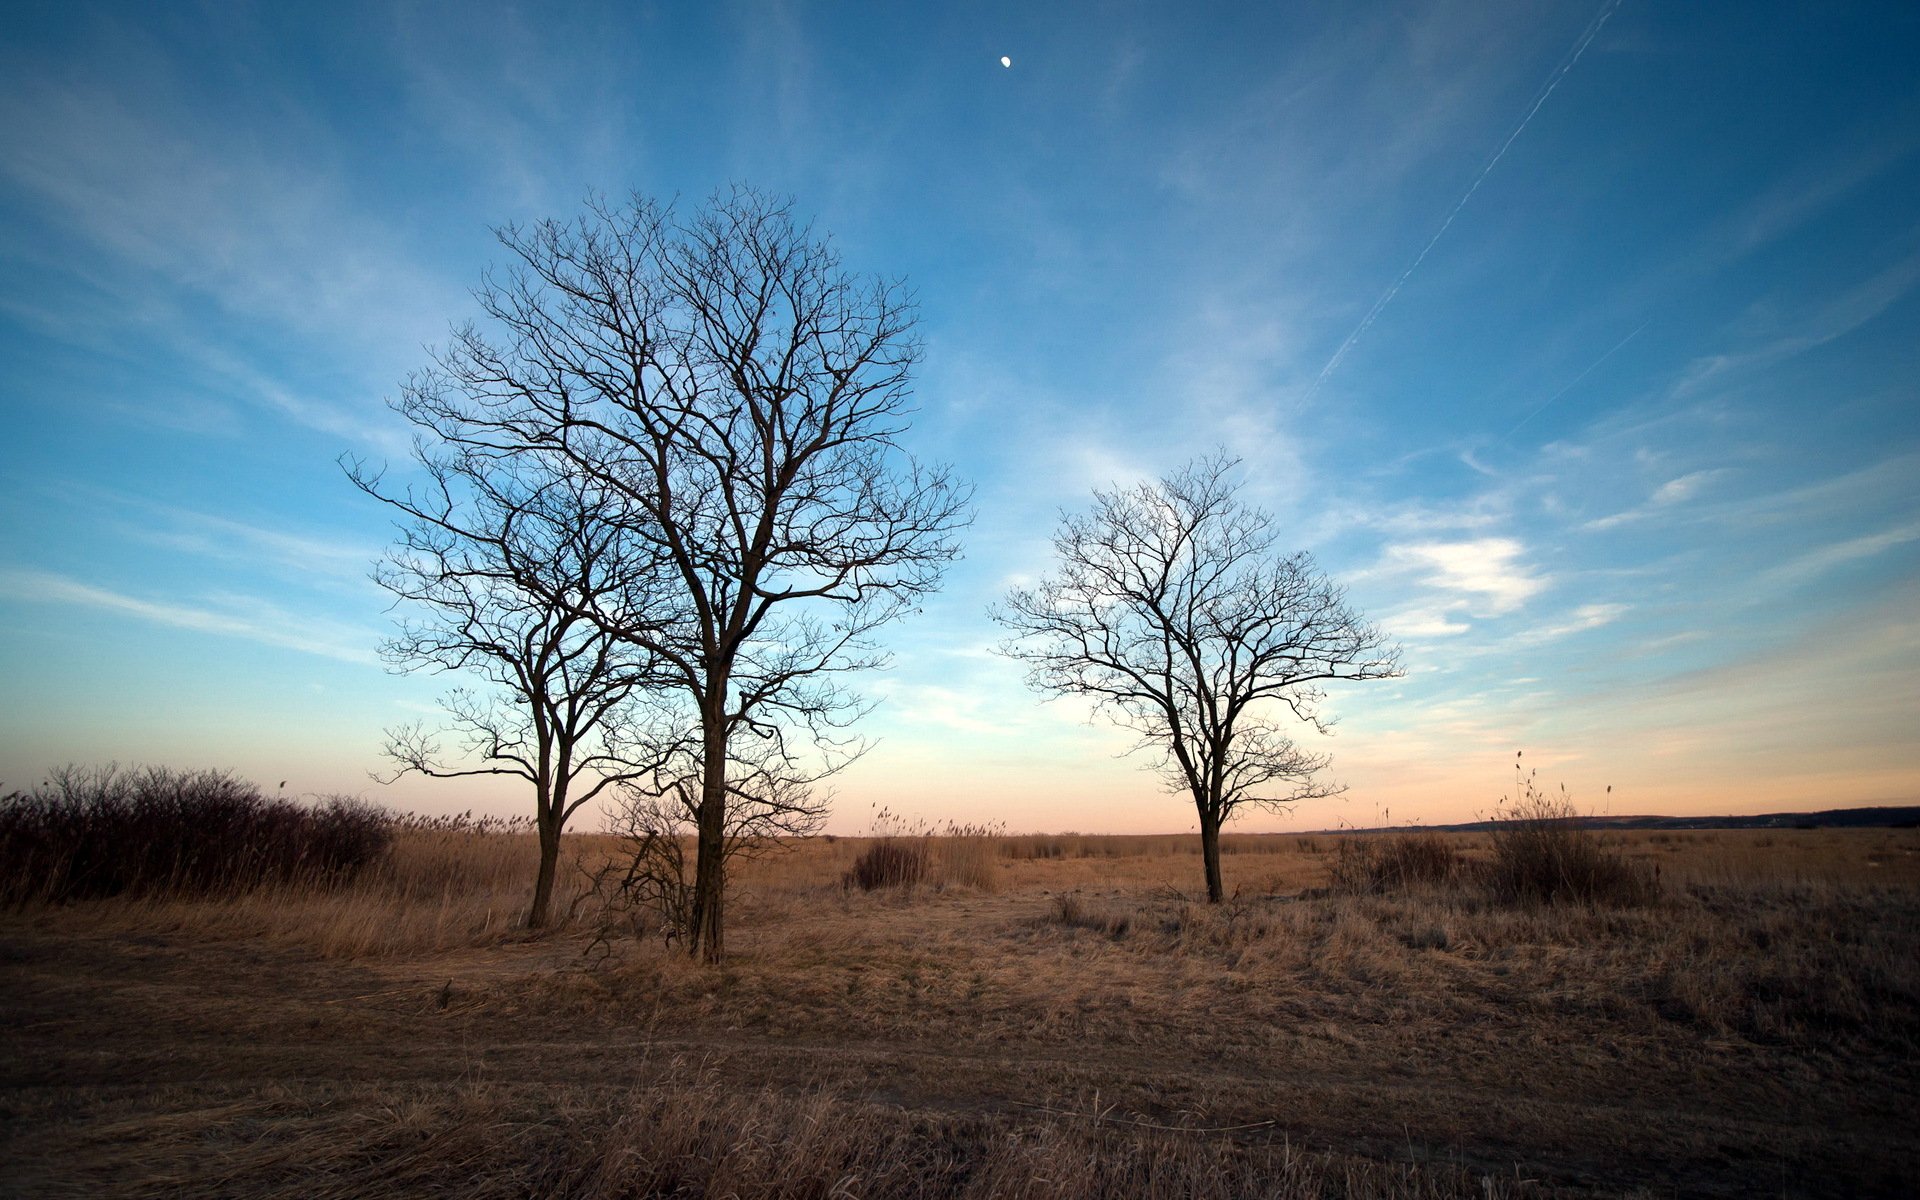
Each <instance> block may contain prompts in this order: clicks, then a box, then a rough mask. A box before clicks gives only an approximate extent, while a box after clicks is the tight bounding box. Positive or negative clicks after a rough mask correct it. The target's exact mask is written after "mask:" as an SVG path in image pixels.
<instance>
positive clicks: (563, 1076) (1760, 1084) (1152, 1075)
mask: <svg viewBox="0 0 1920 1200" xmlns="http://www.w3.org/2000/svg"><path fill="white" fill-rule="evenodd" d="M1357 836H1360V835H1344V836H1315V837H1296V836H1291V835H1287V836H1277V835H1276V836H1251V835H1229V836H1228V837H1227V838H1226V845H1225V850H1226V855H1225V870H1226V878H1227V887H1228V890H1229V892H1230V893H1231V899H1230V900H1229V901H1228V902H1227V903H1225V904H1222V905H1219V906H1217V907H1210V906H1208V905H1206V904H1204V903H1200V902H1197V901H1196V898H1195V897H1196V894H1197V893H1198V892H1199V885H1200V874H1201V873H1200V865H1199V859H1198V856H1197V844H1196V842H1195V840H1194V839H1191V838H1174V837H1167V838H1157V837H1099V836H1080V835H1064V836H1059V837H1005V838H994V837H962V838H947V839H941V838H935V839H932V840H930V841H927V842H924V843H919V845H922V846H923V847H924V849H925V850H926V852H927V855H928V871H927V875H926V877H925V878H924V879H923V880H922V881H921V882H920V883H918V884H917V885H915V886H913V887H911V888H881V889H877V890H874V891H871V892H868V891H862V890H859V889H857V888H849V887H847V886H845V885H844V883H843V881H844V880H845V878H846V877H847V875H848V872H849V871H850V869H851V868H852V866H853V864H854V862H855V860H856V858H857V857H858V856H859V855H860V854H861V853H862V852H863V851H864V850H865V849H866V843H865V842H864V841H862V840H861V839H847V838H841V839H812V840H809V841H806V842H804V843H802V844H799V845H795V846H791V847H788V848H786V849H785V850H783V851H781V852H778V853H774V854H771V855H769V856H767V857H766V858H764V859H762V860H759V861H756V862H754V863H752V864H750V865H749V866H748V867H747V868H746V869H745V870H744V871H743V872H742V873H741V874H740V876H739V877H738V879H737V884H736V886H737V896H736V898H735V900H734V901H733V903H732V916H731V920H732V922H733V924H732V929H731V932H730V938H729V942H730V947H729V948H730V954H731V957H730V961H729V962H728V963H727V965H726V966H724V967H722V968H718V969H712V968H703V967H700V966H697V965H695V964H693V963H690V962H688V961H687V960H686V959H685V958H684V956H683V955H681V954H680V952H679V951H678V950H677V949H676V948H675V947H674V946H672V945H669V944H667V943H666V942H665V941H664V940H663V939H662V937H661V936H659V930H658V928H657V927H654V925H653V923H652V922H650V921H648V920H646V919H644V918H634V919H627V920H625V922H624V923H623V925H622V926H621V927H620V928H618V929H616V930H614V931H612V932H613V936H612V937H610V938H596V937H595V927H596V925H599V924H602V921H601V919H600V918H599V917H597V916H596V907H595V905H594V903H593V902H592V898H591V897H589V896H585V895H583V894H582V891H581V888H580V882H579V881H580V880H581V879H582V878H584V876H583V875H582V874H581V873H580V872H579V871H577V870H572V871H570V872H569V874H568V882H567V884H566V886H565V887H564V888H563V890H562V893H561V894H560V896H559V897H558V908H559V910H560V912H561V913H563V914H566V913H569V912H570V911H571V914H572V915H571V917H570V919H569V920H568V922H567V923H565V924H563V925H562V926H561V927H560V928H558V929H555V930H552V931H549V932H548V933H546V934H544V935H543V936H541V937H538V938H532V937H529V936H527V935H526V934H525V933H524V932H523V931H521V930H519V929H517V928H516V924H517V919H518V917H519V915H520V912H521V909H522V907H523V906H524V904H525V902H526V898H527V895H528V893H529V889H530V887H531V877H532V869H533V847H532V845H531V840H530V838H528V837H526V836H525V835H515V834H502V833H475V832H471V831H463V830H460V829H445V830H431V829H412V830H409V831H406V832H403V833H402V835H401V836H400V838H399V840H398V841H397V843H396V844H395V845H394V847H393V849H392V851H391V852H390V854H389V855H388V856H387V857H386V858H385V859H384V860H383V861H381V862H380V863H378V864H377V865H376V866H375V867H374V868H372V869H370V870H369V871H367V872H365V873H363V874H362V875H360V876H359V877H358V878H357V879H356V880H355V881H354V882H352V883H351V884H348V885H345V886H343V887H339V888H336V889H334V890H321V889H317V888H288V887H280V888H277V889H276V888H269V889H266V890H258V891H254V892H251V893H248V894H244V895H240V896H237V897H230V898H203V899H178V898H148V899H124V898H120V899H106V900H89V901H83V902H77V903H72V904H67V905H64V906H58V907H49V906H45V905H40V906H28V907H25V908H21V909H19V910H17V911H14V912H11V913H8V914H6V915H4V916H0V963H4V971H3V972H0V1190H4V1191H5V1193H6V1194H9V1195H18V1196H34V1197H40V1196H173V1195H206V1196H226V1195H234V1196H288V1197H293V1196H301V1197H327V1196H337V1197H350V1196H381V1195H442V1196H462V1197H466V1196H637V1195H659V1194H665V1195H711V1196H743V1197H744V1196H782V1197H786V1196H791V1197H828V1196H875V1197H883V1196H918V1195H927V1196H960V1195H964V1196H982V1197H985V1196H1021V1197H1036V1198H1038V1197H1080V1196H1085V1197H1096V1196H1119V1195H1146V1196H1166V1197H1187V1196H1234V1197H1239V1196H1335V1195H1358V1196H1375V1195H1378V1196H1481V1197H1484V1196H1489V1195H1550V1194H1569V1195H1586V1194H1598V1195H1621V1194H1624V1195H1652V1196H1671V1195H1684V1196H1747V1195H1760V1194H1765V1195H1908V1194H1912V1193H1913V1192H1914V1191H1915V1189H1916V1188H1920V1122H1916V1120H1915V1115H1916V1113H1920V1072H1917V1071H1916V1069H1915V1067H1916V1045H1917V1043H1920V833H1916V832H1914V831H1910V830H1863V831H1824V830H1779V831H1764V832H1762V831H1716V832H1700V833H1631V834H1607V835H1604V840H1605V841H1606V843H1607V844H1608V847H1609V848H1610V849H1612V850H1615V851H1617V852H1618V853H1619V854H1621V855H1622V856H1624V857H1625V858H1627V859H1628V860H1630V861H1632V862H1636V863H1640V864H1643V868H1644V876H1645V877H1646V878H1649V879H1651V878H1653V877H1654V874H1655V872H1654V868H1655V867H1657V869H1658V870H1657V885H1655V894H1653V895H1652V896H1650V897H1648V898H1646V899H1645V900H1644V901H1642V902H1638V903H1629V904H1624V905H1616V906H1606V907H1595V906H1588V905H1583V904H1571V905H1567V904H1555V905H1547V904H1539V903H1510V902H1498V901H1496V900H1495V899H1494V898H1492V897H1491V895H1489V894H1488V893H1487V892H1485V890H1484V889H1479V888H1476V887H1475V886H1474V885H1473V884H1472V883H1471V882H1468V881H1465V879H1464V878H1461V879H1439V880H1432V881H1426V882H1421V881H1414V882H1412V883H1407V884H1400V885H1393V886H1384V887H1382V888H1379V889H1365V888H1361V889H1351V890H1340V889H1337V888H1330V882H1331V881H1332V880H1334V879H1335V878H1336V876H1337V875H1338V872H1337V871H1336V868H1337V866H1338V864H1340V863H1341V862H1342V860H1343V856H1351V855H1353V854H1355V853H1356V852H1357V851H1355V850H1354V848H1353V846H1352V845H1348V846H1347V847H1346V848H1345V849H1343V847H1342V843H1343V842H1351V841H1353V839H1354V838H1356V837H1357ZM1431 836H1434V837H1442V838H1444V840H1445V841H1446V842H1447V843H1448V845H1449V848H1450V849H1452V850H1454V851H1457V852H1458V853H1459V854H1460V855H1462V856H1464V857H1465V859H1466V860H1468V861H1470V862H1471V861H1473V860H1478V859H1484V858H1485V857H1486V856H1487V855H1488V853H1489V849H1490V848H1489V846H1488V844H1487V838H1486V835H1484V834H1480V835H1475V834H1454V835H1431ZM611 849H612V842H611V841H610V839H605V838H596V837H578V838H570V839H569V848H568V854H569V856H570V859H571V860H572V862H574V863H585V864H589V865H590V864H592V863H593V862H595V861H598V860H600V859H602V858H604V856H605V855H606V854H608V853H609V852H610V851H611ZM576 900H577V901H579V903H578V904H576V903H575V901H576Z"/></svg>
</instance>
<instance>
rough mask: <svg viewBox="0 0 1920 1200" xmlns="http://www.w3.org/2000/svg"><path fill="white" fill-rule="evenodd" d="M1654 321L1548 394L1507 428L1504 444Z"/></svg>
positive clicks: (1635, 331) (1617, 343) (1502, 436)
mask: <svg viewBox="0 0 1920 1200" xmlns="http://www.w3.org/2000/svg"><path fill="white" fill-rule="evenodd" d="M1652 323H1653V322H1651V321H1642V322H1640V328H1639V329H1636V330H1634V331H1633V332H1632V333H1630V334H1628V335H1627V336H1625V337H1623V338H1621V339H1620V340H1619V341H1618V342H1616V343H1614V347H1613V349H1611V350H1609V351H1607V352H1606V353H1605V354H1602V355H1601V356H1600V357H1599V358H1596V359H1594V360H1593V365H1591V366H1589V367H1588V368H1587V369H1586V370H1584V371H1582V372H1580V373H1579V374H1578V375H1575V376H1574V377H1573V382H1572V383H1569V384H1568V385H1567V386H1565V387H1563V388H1561V389H1560V390H1559V391H1557V392H1555V393H1554V394H1553V395H1551V396H1548V397H1547V398H1546V400H1545V401H1544V402H1543V403H1542V404H1541V405H1540V407H1539V408H1536V409H1534V410H1533V411H1532V412H1530V413H1528V414H1527V415H1526V416H1524V417H1521V418H1520V421H1519V424H1517V425H1515V426H1514V427H1513V428H1512V429H1509V430H1507V432H1506V433H1504V434H1502V435H1501V438H1500V442H1501V443H1502V444H1505V443H1506V441H1507V440H1508V439H1509V438H1511V437H1512V436H1513V435H1514V434H1516V433H1519V432H1520V430H1521V427H1522V426H1524V425H1526V423H1527V422H1528V421H1531V420H1533V419H1534V418H1535V417H1537V416H1539V415H1540V414H1541V413H1543V412H1545V411H1547V408H1548V407H1549V406H1550V405H1552V404H1553V402H1554V401H1555V400H1558V399H1559V398H1560V397H1562V396H1564V395H1566V394H1567V393H1568V392H1570V391H1572V390H1573V389H1574V388H1577V387H1579V386H1580V381H1581V380H1582V379H1585V378H1586V377H1587V376H1589V375H1591V374H1593V373H1594V372H1595V371H1597V370H1599V369H1600V364H1601V363H1604V362H1606V361H1607V360H1608V359H1610V358H1612V357H1613V356H1614V355H1615V354H1617V353H1619V351H1620V348H1621V347H1622V346H1625V345H1626V344H1627V343H1628V342H1630V341H1632V340H1633V339H1635V338H1637V337H1639V336H1640V334H1641V332H1642V331H1644V330H1645V329H1646V327H1647V326H1648V325H1651V324H1652Z"/></svg>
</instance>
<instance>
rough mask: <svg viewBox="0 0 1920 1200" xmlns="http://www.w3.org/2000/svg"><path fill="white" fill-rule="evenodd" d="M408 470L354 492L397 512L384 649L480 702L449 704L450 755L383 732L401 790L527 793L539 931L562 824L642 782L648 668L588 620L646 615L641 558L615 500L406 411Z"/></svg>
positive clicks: (410, 735)
mask: <svg viewBox="0 0 1920 1200" xmlns="http://www.w3.org/2000/svg"><path fill="white" fill-rule="evenodd" d="M421 386H424V385H423V381H422V379H420V378H416V379H415V380H413V381H411V382H410V383H409V384H408V386H407V388H406V390H405V392H404V393H403V398H402V400H401V401H400V402H399V403H398V404H396V406H395V407H396V408H397V409H398V410H399V411H400V412H402V413H403V414H405V415H407V416H408V417H410V418H411V419H413V420H414V422H415V424H416V425H417V426H418V427H419V436H417V438H416V440H415V443H414V456H415V458H416V459H417V460H418V462H419V464H420V465H421V466H422V467H423V468H424V473H425V480H424V481H423V482H420V483H417V484H415V485H414V486H412V487H406V488H394V487H389V486H387V485H386V484H385V482H384V480H383V476H382V474H381V473H380V472H378V471H376V470H373V469H371V468H369V467H368V466H367V464H365V463H364V462H358V461H343V464H342V465H343V466H344V468H345V469H346V471H347V475H348V477H349V478H350V479H351V480H352V481H353V483H354V484H355V485H356V486H357V487H359V488H360V489H361V490H362V491H364V492H366V493H367V494H368V495H370V496H373V497H374V498H376V499H378V500H380V501H381V502H383V503H385V504H386V505H388V506H390V507H391V508H393V509H395V510H397V511H398V512H399V513H400V514H401V516H402V521H401V523H400V529H399V537H398V540H397V542H396V544H395V546H394V547H393V549H392V550H390V551H389V553H388V554H387V556H386V558H384V559H383V560H382V561H381V562H380V563H379V564H377V565H376V567H375V570H374V579H375V581H376V582H377V583H379V584H380V586H382V587H384V588H386V589H387V590H388V591H389V592H392V593H393V594H394V595H395V596H396V597H398V598H399V600H401V601H403V602H405V603H406V606H407V609H408V611H407V613H406V615H405V616H404V617H403V618H402V620H401V622H400V631H399V633H398V635H397V636H395V637H393V638H391V639H389V640H388V641H387V642H385V643H384V644H383V645H382V647H381V652H382V656H383V657H384V658H385V659H386V661H387V662H388V664H389V665H390V666H391V667H392V668H393V669H395V670H398V671H415V670H423V669H424V670H437V671H448V672H454V673H458V674H462V675H465V676H468V677H471V678H475V679H477V680H478V681H480V683H481V685H482V686H481V687H480V688H479V689H477V690H476V689H470V688H456V689H454V690H453V691H451V692H450V693H448V694H447V696H446V697H444V698H443V700H442V704H443V706H444V707H445V709H446V711H447V714H448V716H449V718H450V723H451V726H452V730H451V732H452V733H453V735H454V736H455V737H456V738H457V739H458V741H459V749H460V753H459V754H457V755H455V756H453V757H452V758H451V759H448V758H445V757H443V755H442V752H441V746H440V741H439V738H440V736H441V735H439V734H437V733H435V732H432V731H429V730H428V729H427V728H426V727H425V726H424V724H414V725H407V726H400V727H396V728H393V729H389V730H388V731H387V745H386V753H387V755H388V756H389V757H390V758H391V759H392V760H393V761H394V762H396V763H397V764H398V769H397V770H396V771H395V772H394V776H393V777H395V778H397V777H398V776H400V775H404V774H406V773H408V772H410V771H412V772H419V773H420V774H423V775H429V776H433V777H435V778H441V779H446V778H457V777H462V776H475V775H510V776H518V777H519V778H522V779H525V780H527V781H529V782H530V783H532V784H533V790H534V815H535V828H536V829H537V831H538V833H539V844H540V864H539V873H538V875H537V876H536V880H535V884H534V893H533V902H532V904H531V906H530V907H529V909H528V912H527V924H528V926H529V927H532V928H539V927H541V926H544V925H545V924H546V923H547V920H548V916H549V907H550V904H551V900H552V895H553V884H554V877H555V873H556V869H557V866H558V861H559V854H560V836H561V833H562V832H563V831H564V830H565V828H566V824H567V821H568V819H569V818H570V817H572V816H573V814H574V813H575V812H577V811H578V810H579V809H580V808H581V807H582V806H584V805H586V804H588V803H589V802H591V801H592V800H593V799H594V798H595V797H597V796H599V795H601V794H602V793H603V792H604V791H605V790H606V789H607V788H609V787H611V786H613V785H615V784H618V783H621V782H624V781H626V780H628V779H632V778H635V777H637V776H638V775H639V774H641V773H642V772H643V771H644V770H645V769H646V767H645V765H644V763H645V756H644V755H641V754H638V753H636V748H637V747H644V746H645V745H646V741H645V739H644V738H643V737H642V736H641V731H639V730H637V729H636V728H635V727H634V724H633V722H632V720H631V719H630V716H629V711H628V710H629V703H630V700H631V699H632V697H633V695H634V693H635V690H636V689H637V688H639V687H640V686H641V685H642V684H643V683H644V682H645V680H646V672H645V670H644V667H645V665H646V664H645V659H644V656H643V655H641V654H639V653H637V652H636V650H635V649H634V647H633V646H632V644H631V643H627V642H622V641H621V640H619V639H617V638H615V637H614V636H612V635H611V634H610V633H609V632H608V631H607V630H606V629H605V628H604V627H603V626H602V625H601V624H600V623H599V621H598V617H600V616H601V615H602V614H605V613H607V612H619V613H623V614H627V616H626V618H625V619H627V620H629V621H633V620H635V619H636V618H635V617H633V616H632V614H633V613H634V612H635V611H637V609H638V608H639V607H641V606H642V600H641V598H642V597H644V596H645V595H646V594H647V592H646V583H647V580H648V579H649V578H650V572H649V569H648V568H649V567H650V565H651V551H650V549H649V548H648V547H646V546H645V545H644V544H643V543H639V542H636V541H635V540H634V539H633V538H632V537H631V536H630V535H629V534H628V532H627V531H626V527H625V523H624V522H623V521H622V520H621V519H620V518H619V516H618V507H619V502H618V498H617V497H616V496H614V495H611V494H609V493H608V492H607V491H606V490H605V489H604V488H601V487H599V486H597V485H596V484H595V483H594V482H593V481H592V480H590V479H588V478H586V477H584V476H580V475H578V474H577V473H575V472H572V471H571V470H570V469H566V468H567V464H566V463H565V462H564V460H558V459H555V458H553V457H552V456H541V455H535V454H525V455H501V454H499V453H497V452H495V450H494V449H493V448H492V447H489V446H487V445H485V444H484V443H480V442H476V441H474V440H473V439H471V438H468V437H466V436H465V435H466V432H467V431H466V430H464V429H463V428H462V427H460V426H459V425H457V424H445V423H436V422H435V421H433V420H432V419H431V413H430V410H427V409H423V408H421V407H420V406H418V405H414V404H412V403H411V397H412V396H413V395H414V394H415V392H416V391H417V389H418V388H419V387H421Z"/></svg>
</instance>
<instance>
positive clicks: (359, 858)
mask: <svg viewBox="0 0 1920 1200" xmlns="http://www.w3.org/2000/svg"><path fill="white" fill-rule="evenodd" d="M392 840H393V818H392V814H390V813H388V812H386V811H385V810H383V809H379V808H375V807H373V806H372V805H368V804H363V803H361V802H360V801H358V800H354V799H352V798H350V797H331V798H329V799H326V800H324V801H322V802H321V803H320V804H318V805H314V806H309V805H304V804H296V803H294V802H293V801H291V800H283V799H277V798H276V799H268V798H267V797H266V796H264V795H263V794H261V791H260V789H259V788H258V787H256V786H255V785H253V784H251V783H249V782H247V781H246V780H244V779H239V778H236V777H235V776H233V775H231V774H229V773H227V772H225V771H178V770H174V769H172V768H169V767H121V766H119V765H117V764H115V765H109V766H105V767H92V768H89V767H64V768H62V769H60V770H57V771H55V772H53V773H52V776H51V777H50V778H49V780H48V782H47V783H45V784H43V785H42V786H40V787H39V788H36V789H35V790H33V791H31V792H24V793H19V792H16V793H14V794H12V795H9V796H5V797H0V903H5V904H9V905H26V904H32V903H36V902H38V903H51V904H64V903H67V902H69V901H73V900H86V899H96V898H103V897H108V896H205V895H238V894H240V893H243V892H247V891H250V890H252V889H254V888H257V887H261V886H264V885H267V884H306V885H313V886H328V887H330V886H334V885H336V884H339V883H342V882H344V881H346V880H348V879H350V878H352V877H353V876H354V875H356V874H358V873H359V872H360V871H361V870H362V869H364V868H365V867H367V866H368V865H369V864H371V863H373V862H375V861H377V860H378V859H380V858H381V856H383V855H384V854H385V853H386V852H387V848H388V846H389V844H390V843H391V842H392Z"/></svg>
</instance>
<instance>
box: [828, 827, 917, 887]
mask: <svg viewBox="0 0 1920 1200" xmlns="http://www.w3.org/2000/svg"><path fill="white" fill-rule="evenodd" d="M926 875H927V847H926V843H925V841H924V840H922V839H917V838H916V839H914V840H913V841H911V842H897V841H895V840H893V839H892V838H882V839H881V840H880V841H877V842H875V843H874V844H873V845H871V846H868V847H867V848H866V849H865V850H863V851H861V853H860V857H858V858H856V859H854V860H853V869H852V870H850V871H848V872H847V874H846V878H845V879H843V880H842V881H841V884H842V886H843V887H847V888H855V887H857V888H859V889H860V890H861V891H863V892H871V891H874V890H875V889H877V888H883V887H899V888H905V887H912V886H914V885H915V884H917V883H919V882H920V881H921V880H922V879H924V878H926Z"/></svg>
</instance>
